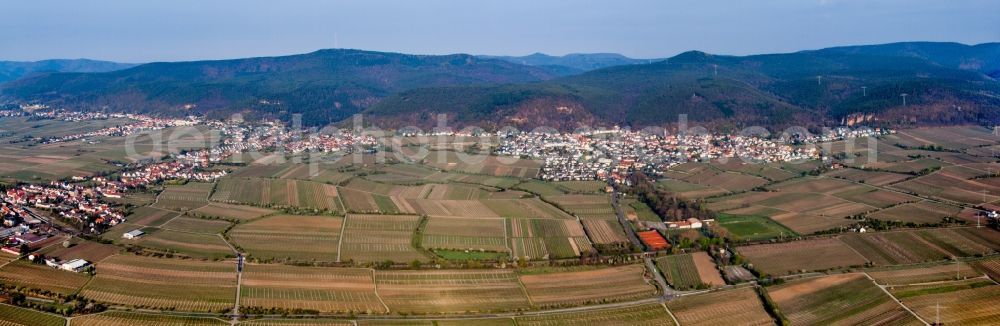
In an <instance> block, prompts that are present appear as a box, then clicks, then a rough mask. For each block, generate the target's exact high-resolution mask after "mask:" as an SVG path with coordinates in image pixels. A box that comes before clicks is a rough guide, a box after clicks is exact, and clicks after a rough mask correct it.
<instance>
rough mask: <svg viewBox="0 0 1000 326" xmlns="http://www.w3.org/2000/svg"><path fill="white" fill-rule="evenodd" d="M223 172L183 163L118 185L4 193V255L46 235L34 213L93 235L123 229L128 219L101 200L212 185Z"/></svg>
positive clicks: (58, 184)
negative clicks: (169, 186)
mask: <svg viewBox="0 0 1000 326" xmlns="http://www.w3.org/2000/svg"><path fill="white" fill-rule="evenodd" d="M225 174H226V172H225V171H198V170H197V168H196V166H195V165H192V164H189V163H183V162H159V163H149V164H144V165H139V166H138V167H135V168H132V169H129V170H126V171H123V172H122V173H121V177H120V178H119V180H110V179H108V178H105V177H102V176H96V177H82V176H77V177H73V181H77V182H73V183H70V182H65V181H53V182H50V183H48V184H27V185H19V186H15V187H11V188H9V189H7V190H6V191H4V192H2V193H0V213H3V218H4V220H3V224H4V228H0V239H6V240H5V245H4V248H7V249H6V250H5V251H8V252H11V253H15V252H18V253H19V252H20V251H21V250H20V249H21V248H22V245H24V244H28V245H29V247H31V246H32V245H34V244H35V243H36V242H37V241H39V240H44V239H37V238H35V237H34V235H39V234H42V233H40V232H39V230H38V228H39V227H45V226H48V224H44V223H41V221H40V220H39V219H38V218H35V216H36V215H35V214H34V213H33V212H32V211H31V208H32V207H34V208H38V209H44V210H47V211H50V212H51V213H52V214H54V215H57V216H59V217H62V218H63V219H65V220H70V221H77V222H78V223H79V224H80V225H81V226H82V227H83V228H85V229H87V228H89V229H90V231H91V232H97V231H99V230H104V229H106V228H108V227H111V226H114V225H117V224H118V223H121V222H122V221H123V220H124V218H125V216H124V213H123V212H122V211H121V210H120V209H118V208H116V207H115V206H113V205H109V204H108V203H107V202H106V201H103V200H102V198H121V197H122V193H123V192H125V191H127V190H129V189H135V188H139V187H143V186H146V185H149V184H153V183H156V182H160V181H162V180H168V179H187V180H205V181H208V180H214V179H217V178H220V177H222V176H225Z"/></svg>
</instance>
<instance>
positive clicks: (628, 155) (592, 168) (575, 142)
mask: <svg viewBox="0 0 1000 326" xmlns="http://www.w3.org/2000/svg"><path fill="white" fill-rule="evenodd" d="M867 135H869V134H868V133H867V132H857V133H853V132H849V131H847V132H845V131H843V130H840V131H838V133H836V134H835V136H828V135H824V136H813V137H810V138H807V139H804V140H805V141H809V142H815V141H818V140H819V139H821V138H822V139H825V138H827V137H854V136H859V137H863V136H867ZM496 153H497V154H500V155H512V156H520V157H528V158H534V159H542V160H544V162H545V163H544V166H543V171H542V174H541V175H540V176H539V177H540V178H541V179H543V180H550V181H571V180H606V179H608V178H610V179H612V180H615V181H616V182H624V179H625V177H626V176H627V173H628V172H629V171H643V172H646V173H650V174H654V175H659V174H660V173H662V171H663V170H666V169H667V168H669V167H671V166H674V165H677V164H681V163H685V162H693V161H701V162H707V161H709V160H729V159H733V160H743V161H745V162H748V163H766V162H789V161H798V160H810V159H816V158H818V157H819V156H820V152H819V150H818V149H817V148H815V147H801V146H799V147H797V146H793V145H791V144H789V143H788V142H785V141H780V140H778V141H776V140H770V139H766V138H762V137H756V136H742V135H728V134H690V135H658V134H652V133H646V132H637V131H631V130H624V129H619V128H615V129H610V130H598V131H592V132H587V133H573V134H566V133H559V134H553V133H516V134H509V135H507V136H506V137H504V138H502V141H501V143H500V146H499V147H498V148H497V150H496Z"/></svg>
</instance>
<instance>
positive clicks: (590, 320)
mask: <svg viewBox="0 0 1000 326" xmlns="http://www.w3.org/2000/svg"><path fill="white" fill-rule="evenodd" d="M516 320H517V325H519V326H581V325H635V326H662V325H676V324H674V320H673V318H670V315H669V314H668V313H667V309H666V308H664V307H663V305H660V304H644V305H639V306H634V307H626V308H614V309H599V310H591V311H586V312H582V313H580V312H578V313H564V314H551V315H543V316H532V317H517V318H516Z"/></svg>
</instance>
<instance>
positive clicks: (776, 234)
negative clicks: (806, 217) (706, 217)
mask: <svg viewBox="0 0 1000 326" xmlns="http://www.w3.org/2000/svg"><path fill="white" fill-rule="evenodd" d="M715 220H716V222H717V223H718V225H720V226H722V227H723V228H725V229H726V231H728V232H729V235H730V238H731V239H733V240H736V241H739V240H766V239H775V238H780V237H794V236H797V235H798V234H796V233H795V232H794V231H792V230H789V229H788V228H786V227H784V226H783V225H781V224H778V223H776V222H774V221H772V220H770V219H768V218H767V217H763V216H752V215H732V214H725V213H723V214H719V216H718V217H716V219H715Z"/></svg>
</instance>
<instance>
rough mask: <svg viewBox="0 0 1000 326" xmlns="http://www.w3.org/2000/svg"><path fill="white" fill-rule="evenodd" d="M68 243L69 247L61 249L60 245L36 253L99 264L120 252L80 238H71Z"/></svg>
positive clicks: (110, 246) (65, 259)
mask: <svg viewBox="0 0 1000 326" xmlns="http://www.w3.org/2000/svg"><path fill="white" fill-rule="evenodd" d="M69 241H70V246H69V247H63V246H62V245H61V244H60V245H53V246H49V247H46V248H43V249H41V250H39V251H38V253H40V254H44V255H45V256H46V257H55V258H59V259H60V260H63V261H70V260H73V259H84V260H86V261H89V262H100V261H101V260H104V258H107V257H108V256H111V255H114V254H115V253H117V252H118V251H119V250H120V248H118V247H116V246H114V245H110V244H103V243H99V242H94V241H88V240H84V239H80V238H71V239H70V240H69Z"/></svg>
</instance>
